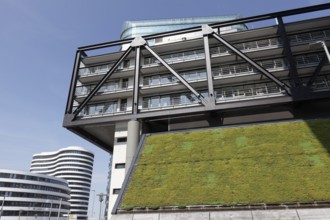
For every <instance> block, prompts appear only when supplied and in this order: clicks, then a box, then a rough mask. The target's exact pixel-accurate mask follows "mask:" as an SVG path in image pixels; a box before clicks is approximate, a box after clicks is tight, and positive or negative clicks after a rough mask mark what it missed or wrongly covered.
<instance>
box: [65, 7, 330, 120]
mask: <svg viewBox="0 0 330 220" xmlns="http://www.w3.org/2000/svg"><path fill="white" fill-rule="evenodd" d="M329 8H330V3H327V4H323V5H317V6H312V7H306V8H301V9H294V10H289V11H284V12H277V13H271V14H267V15H259V16H253V17H249V18H242V19H237V20H233V21H226V22H221V23H215V24H210V25H203V26H201V27H196V28H188V29H183V30H177V31H171V32H165V33H160V34H153V35H148V36H145V37H144V38H142V37H137V38H135V39H127V40H121V41H115V42H110V43H104V44H97V45H92V46H88V47H81V48H79V49H78V51H77V53H76V58H75V63H74V69H73V74H72V79H71V86H70V90H69V95H68V101H67V106H66V115H67V118H68V119H70V121H75V119H76V118H77V116H78V115H79V113H80V112H81V111H82V110H83V109H84V108H85V107H86V106H87V104H88V103H89V102H90V101H91V99H92V98H93V97H94V96H95V95H96V93H97V92H98V90H99V89H100V88H101V87H102V85H103V84H104V83H105V82H106V81H107V80H108V79H110V78H111V76H112V74H113V73H114V72H115V71H116V70H117V68H118V67H119V65H120V64H121V63H122V62H123V61H124V59H125V58H127V57H128V55H129V54H130V53H131V52H132V51H133V50H134V51H135V70H134V87H133V103H132V112H131V117H130V118H135V119H136V118H139V116H138V115H139V114H141V113H139V110H138V107H139V103H138V100H139V94H140V86H139V84H140V75H141V74H140V69H141V64H140V62H141V50H142V49H145V50H147V51H148V52H149V53H150V54H151V55H152V56H153V57H155V58H156V59H157V60H158V61H159V62H160V63H161V64H162V65H163V66H164V67H165V68H166V69H167V70H168V71H169V72H171V74H173V75H174V76H175V77H176V78H177V79H178V80H179V81H180V83H181V84H182V85H184V86H185V87H186V88H187V89H188V90H189V91H190V92H191V93H193V94H194V95H195V96H196V98H197V99H198V101H199V103H200V104H202V106H203V107H204V110H216V109H217V108H216V107H215V97H214V94H213V93H214V88H213V75H212V66H211V56H210V45H209V38H213V39H216V40H217V41H218V42H219V43H221V44H223V45H225V46H226V47H227V48H228V49H230V50H231V51H233V52H234V54H236V55H237V56H239V57H240V58H241V59H243V60H245V61H246V62H247V63H249V64H250V65H252V66H253V67H254V68H255V69H256V70H258V72H259V73H260V74H262V75H264V76H266V77H267V78H268V79H270V80H271V81H273V82H274V83H276V84H277V85H278V86H279V87H280V88H282V89H283V90H285V91H286V93H287V95H288V96H292V95H293V94H292V91H291V89H292V88H291V87H295V91H296V90H297V89H298V88H301V87H304V86H303V85H302V83H301V80H300V78H299V76H298V73H297V69H296V64H295V61H294V58H293V56H292V51H291V47H290V43H289V40H288V37H287V34H286V30H285V25H284V23H283V19H282V17H284V16H289V15H294V14H301V13H306V12H312V11H318V10H324V9H329ZM270 18H276V19H277V21H278V34H279V36H280V38H281V40H282V43H283V49H284V55H285V57H286V59H287V61H288V63H289V76H290V79H291V83H290V84H291V87H290V86H288V85H286V84H285V83H284V82H283V81H281V80H280V79H278V78H277V77H275V76H274V75H273V74H271V73H270V72H269V71H267V70H266V69H265V68H263V67H262V66H260V65H259V64H258V63H257V62H256V61H254V60H253V59H251V58H250V57H248V56H247V55H246V54H245V53H243V52H242V51H240V50H238V49H237V48H235V47H234V46H233V45H232V44H231V43H230V42H228V41H226V40H225V39H224V38H223V37H221V35H219V34H217V33H216V32H215V31H214V29H217V28H218V29H220V28H221V27H225V26H230V25H236V24H242V23H246V22H254V21H261V20H266V19H270ZM196 31H202V33H203V45H204V52H205V66H206V72H207V83H208V85H207V86H208V97H203V96H202V95H201V94H200V93H199V92H198V91H196V90H195V89H194V88H193V87H192V86H191V85H190V84H189V83H188V82H187V81H186V80H185V79H184V78H183V77H182V76H181V75H180V74H179V73H178V72H176V71H175V70H174V69H173V68H172V67H171V65H169V64H168V63H167V62H166V61H165V60H164V59H162V58H161V57H160V56H159V54H157V53H156V52H155V51H154V50H153V49H152V48H151V47H150V46H149V45H148V44H147V40H148V39H154V38H156V37H164V36H170V35H176V34H183V33H191V32H196ZM127 43H130V46H129V48H128V49H127V50H126V51H124V53H123V54H122V55H121V56H120V58H119V59H118V60H117V61H116V63H115V64H114V65H113V66H112V67H111V68H110V69H109V71H108V72H107V73H106V74H105V76H104V77H103V78H102V79H101V80H100V81H99V82H98V83H97V85H96V86H95V88H94V89H93V90H92V91H91V92H90V93H89V94H88V95H87V97H86V98H85V99H84V100H83V101H82V102H81V103H80V105H79V106H78V107H77V108H76V109H75V110H74V111H73V107H72V106H73V102H74V96H75V94H74V93H75V89H76V84H77V80H78V72H79V64H80V62H81V60H82V58H84V57H86V56H87V55H86V54H85V52H86V51H89V50H95V49H101V48H106V47H110V46H118V45H122V44H127ZM325 63H326V56H325V57H324V58H323V59H322V61H321V62H320V64H319V65H318V67H317V68H316V70H315V72H314V74H313V75H312V77H311V78H310V80H309V82H308V83H307V85H306V86H307V87H308V88H310V87H311V86H312V85H313V83H314V81H315V79H316V77H317V76H318V74H319V73H320V71H321V70H322V67H323V66H324V65H325ZM295 94H296V93H295ZM294 98H295V97H293V99H294ZM173 112H174V111H173ZM182 113H183V112H182ZM143 114H145V113H143Z"/></svg>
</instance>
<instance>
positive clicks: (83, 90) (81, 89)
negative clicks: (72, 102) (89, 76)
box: [75, 81, 130, 96]
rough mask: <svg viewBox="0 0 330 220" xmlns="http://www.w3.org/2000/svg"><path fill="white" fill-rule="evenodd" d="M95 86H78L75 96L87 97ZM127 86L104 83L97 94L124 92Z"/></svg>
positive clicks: (124, 83) (125, 84)
mask: <svg viewBox="0 0 330 220" xmlns="http://www.w3.org/2000/svg"><path fill="white" fill-rule="evenodd" d="M94 87H95V85H89V86H78V87H77V88H76V93H75V95H76V96H87V95H88V94H89V93H90V92H91V91H92V90H93V89H94ZM128 89H130V88H129V84H128V82H119V81H117V82H112V83H106V84H105V85H103V86H102V87H101V88H100V90H99V91H98V92H97V94H99V95H100V94H106V93H112V92H119V91H125V90H128Z"/></svg>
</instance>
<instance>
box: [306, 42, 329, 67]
mask: <svg viewBox="0 0 330 220" xmlns="http://www.w3.org/2000/svg"><path fill="white" fill-rule="evenodd" d="M319 45H322V46H323V49H324V52H325V54H326V55H327V58H328V61H329V63H330V54H329V50H328V47H327V44H326V43H325V41H323V40H320V41H315V42H313V43H310V44H309V46H310V48H315V47H318V46H319Z"/></svg>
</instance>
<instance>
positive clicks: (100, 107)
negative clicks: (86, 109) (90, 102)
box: [95, 104, 104, 114]
mask: <svg viewBox="0 0 330 220" xmlns="http://www.w3.org/2000/svg"><path fill="white" fill-rule="evenodd" d="M103 107H104V105H103V104H100V105H96V107H95V114H102V113H103Z"/></svg>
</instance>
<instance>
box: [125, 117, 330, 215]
mask: <svg viewBox="0 0 330 220" xmlns="http://www.w3.org/2000/svg"><path fill="white" fill-rule="evenodd" d="M329 170H330V120H325V119H324V120H311V121H304V122H302V121H300V122H288V123H275V124H266V125H255V126H245V127H236V128H224V129H212V130H202V131H195V132H180V133H173V134H161V135H152V136H150V137H148V138H147V140H146V143H145V146H144V148H143V149H142V152H141V155H140V157H139V160H138V163H137V166H136V168H135V171H134V173H133V174H132V177H131V180H130V182H129V185H128V188H127V189H126V192H125V194H124V197H123V200H122V203H121V206H120V208H124V209H131V208H133V207H151V208H153V207H162V206H179V207H183V206H187V205H215V204H216V205H235V204H256V203H282V202H313V201H329V200H330V187H329V185H330V171H329Z"/></svg>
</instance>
